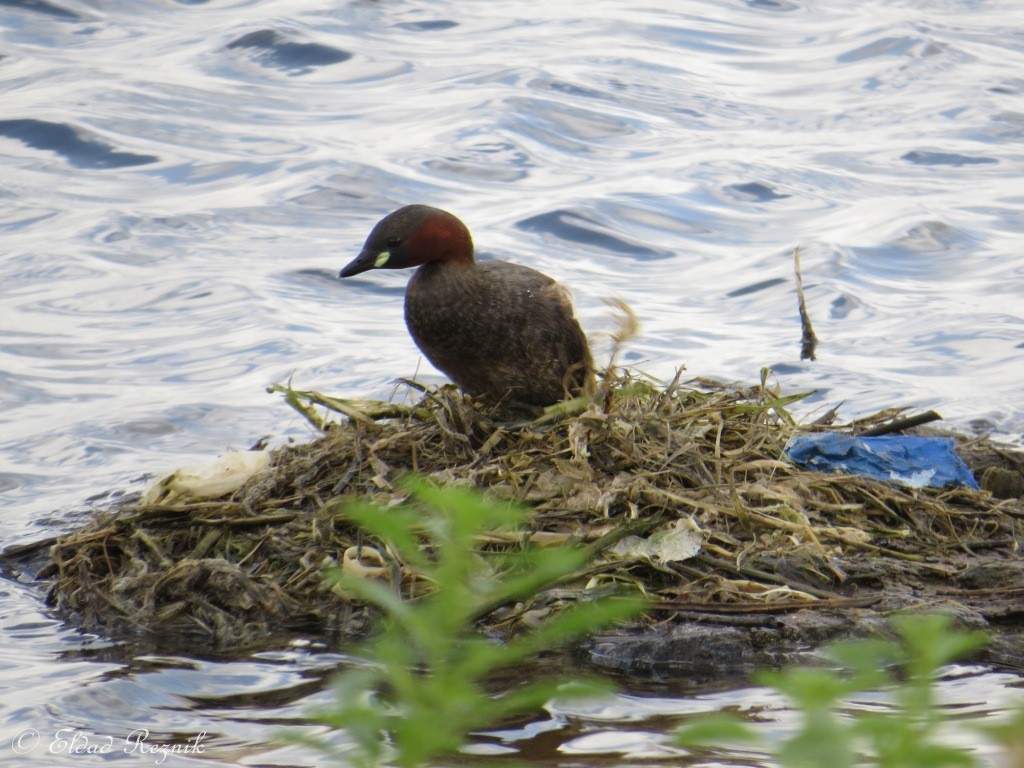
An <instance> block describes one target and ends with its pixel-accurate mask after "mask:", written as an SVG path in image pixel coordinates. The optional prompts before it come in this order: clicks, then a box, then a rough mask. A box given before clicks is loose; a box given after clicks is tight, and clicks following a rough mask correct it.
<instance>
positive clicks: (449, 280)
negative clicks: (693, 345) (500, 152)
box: [340, 205, 593, 406]
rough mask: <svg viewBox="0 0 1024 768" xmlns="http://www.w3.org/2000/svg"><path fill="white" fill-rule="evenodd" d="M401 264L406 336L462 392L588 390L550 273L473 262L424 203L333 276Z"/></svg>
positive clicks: (469, 247)
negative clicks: (406, 274)
mask: <svg viewBox="0 0 1024 768" xmlns="http://www.w3.org/2000/svg"><path fill="white" fill-rule="evenodd" d="M405 267H419V269H417V270H416V272H415V274H414V275H413V276H412V279H410V280H409V286H408V288H407V289H406V292H405V324H406V326H408V328H409V333H410V334H411V335H412V338H413V341H415V342H416V346H418V347H419V348H420V350H422V352H423V354H424V355H426V356H427V359H428V360H430V362H431V363H433V364H434V366H435V367H436V368H438V369H439V370H441V371H444V372H445V373H446V374H448V376H449V377H451V379H452V381H454V382H455V383H456V384H458V385H459V387H461V388H462V389H463V390H465V391H466V392H468V393H469V394H471V395H479V396H483V397H485V398H488V399H492V400H500V401H503V402H505V403H508V404H526V405H535V406H542V405H550V404H552V403H555V402H558V401H559V400H561V399H563V398H564V397H566V395H577V394H580V393H585V392H588V391H590V389H591V387H592V384H593V363H592V361H591V358H590V348H589V347H588V346H587V339H586V336H584V335H583V331H582V330H581V329H580V325H579V323H578V322H577V321H576V318H575V316H574V315H573V309H572V302H571V300H570V298H569V295H568V292H567V291H566V290H565V289H564V288H563V287H562V286H561V285H559V284H558V283H556V282H555V281H554V280H552V279H551V278H550V277H548V276H547V275H544V274H542V273H540V272H538V271H537V270H535V269H530V268H529V267H523V266H520V265H518V264H510V263H509V262H507V261H483V262H477V261H474V260H473V241H472V239H471V238H470V235H469V230H468V229H466V225H465V224H463V223H462V222H461V221H459V220H458V219H457V218H455V217H454V216H452V214H450V213H447V212H446V211H442V210H438V209H437V208H431V207H429V206H426V205H408V206H406V207H405V208H399V209H398V210H397V211H395V212H394V213H391V214H389V215H388V216H386V217H384V219H382V220H381V221H380V222H379V223H378V224H377V226H375V227H374V228H373V231H372V232H371V233H370V236H369V237H368V238H367V240H366V244H365V245H364V246H363V250H362V252H361V253H360V254H359V255H358V256H357V257H356V258H355V259H354V260H353V261H352V263H351V264H349V265H348V266H347V267H345V268H344V269H343V270H341V274H340V277H351V276H352V275H358V274H359V273H360V272H366V271H367V270H370V269H403V268H405Z"/></svg>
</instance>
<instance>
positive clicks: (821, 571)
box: [7, 375, 1024, 648]
mask: <svg viewBox="0 0 1024 768" xmlns="http://www.w3.org/2000/svg"><path fill="white" fill-rule="evenodd" d="M765 379H766V377H762V383H761V385H759V386H754V387H748V388H743V387H739V388H738V387H733V386H725V385H722V384H718V383H713V382H708V381H699V380H697V381H691V382H686V383H680V381H679V377H678V376H677V379H676V380H675V381H673V382H671V383H668V384H665V383H657V382H653V381H651V380H648V379H645V378H641V377H637V376H631V375H625V378H619V379H617V380H616V381H615V382H613V383H609V382H607V381H606V382H605V386H604V390H605V394H604V395H603V396H602V398H601V399H600V400H599V401H598V402H583V401H570V402H569V403H566V404H562V405H561V406H558V407H556V408H555V409H553V410H551V409H549V412H548V413H546V414H545V415H543V416H541V417H539V418H532V419H521V420H518V421H508V420H507V419H506V418H505V417H503V416H502V415H501V414H500V413H496V412H495V411H494V410H491V409H488V408H486V407H484V406H482V405H481V404H479V403H478V402H475V401H473V400H471V399H469V398H467V397H466V396H464V395H463V394H461V393H460V392H459V391H458V390H456V389H455V388H453V387H451V386H447V387H442V388H441V389H439V390H431V391H426V392H423V393H422V397H421V399H420V400H419V401H418V402H417V403H415V404H414V405H399V404H393V403H379V402H366V401H352V400H341V399H337V398H331V397H327V396H324V395H321V394H318V393H316V392H301V391H297V390H293V389H290V388H287V387H278V388H276V389H277V390H278V391H280V392H282V393H283V394H284V395H285V397H286V399H287V400H288V402H289V403H290V404H291V405H292V406H293V407H295V408H296V409H298V410H299V411H300V412H302V413H303V414H304V415H305V416H306V417H307V418H308V419H309V420H310V421H311V422H313V423H314V424H315V425H316V426H317V427H318V428H319V429H321V430H322V436H321V437H319V438H317V439H314V440H313V441H311V442H309V443H305V444H294V445H287V446H285V447H281V448H278V449H276V450H274V451H272V452H271V453H270V454H269V462H267V466H266V468H265V469H263V470H262V471H260V472H258V473H257V474H256V475H255V476H253V477H251V478H250V479H249V480H248V481H247V482H245V483H244V485H242V486H241V487H240V488H237V490H231V491H230V492H224V495H222V496H221V497H220V498H207V499H202V500H197V499H195V498H189V497H188V496H187V495H184V496H183V495H181V494H180V493H179V494H178V495H177V496H176V495H175V493H172V492H171V491H170V490H169V488H170V486H169V485H168V484H167V483H166V482H165V483H164V485H163V486H159V488H160V491H159V492H158V493H153V492H151V493H150V494H149V495H148V496H147V497H145V498H143V499H140V500H136V501H133V502H131V503H126V504H123V505H121V506H119V507H117V508H116V509H111V510H109V511H106V512H103V513H100V514H97V515H96V516H95V517H94V519H92V520H91V521H90V522H89V523H88V524H87V525H85V526H84V527H83V528H81V529H79V530H76V531H74V532H72V533H69V534H67V535H65V536H61V537H59V538H57V539H55V540H53V541H52V542H48V543H49V544H52V546H49V548H48V553H47V560H48V562H47V564H46V565H45V566H44V567H43V568H42V569H41V570H39V572H38V578H39V579H41V580H43V581H45V582H47V583H49V585H50V591H49V599H50V601H51V603H52V604H53V605H54V606H55V607H56V608H57V610H58V611H59V612H60V613H61V614H63V615H65V616H67V617H70V618H71V619H72V620H73V621H74V622H76V623H77V624H79V625H80V626H82V627H83V628H84V629H86V630H89V631H98V632H102V633H106V634H110V633H119V632H123V631H124V630H126V629H127V630H132V629H134V630H139V631H142V632H144V633H146V634H148V635H157V636H161V637H164V638H174V639H175V642H177V643H183V642H186V641H187V642H194V641H195V639H196V638H197V637H198V638H201V639H202V641H203V642H204V643H208V644H210V645H213V646H216V647H221V648H240V647H253V646H259V645H268V644H272V643H274V642H276V641H277V640H278V639H280V637H281V634H282V633H284V634H286V635H294V633H300V634H303V635H305V636H310V635H316V636H320V637H322V636H325V635H330V634H331V633H338V634H340V635H341V636H342V637H351V636H353V635H359V634H361V633H363V632H364V631H365V630H366V628H367V626H368V617H367V616H366V609H365V607H364V606H361V605H359V604H357V603H354V602H352V601H350V600H348V599H347V598H345V596H344V595H339V594H338V593H337V591H336V589H335V591H332V588H331V586H330V584H329V583H328V582H326V581H325V579H324V569H325V567H328V566H334V565H337V564H339V563H346V564H349V565H352V566H354V567H362V568H365V569H367V570H368V571H373V572H376V573H379V574H382V575H383V576H384V577H386V576H387V574H392V575H394V574H395V573H396V572H397V571H396V568H397V566H396V564H395V563H393V562H390V560H389V556H388V553H387V550H386V548H385V547H383V546H381V545H380V544H379V543H378V542H373V541H367V540H366V539H365V537H364V536H363V535H362V534H361V533H360V531H359V530H357V529H356V528H355V527H354V525H353V524H352V523H351V522H350V521H349V520H348V519H347V518H346V514H345V504H344V501H345V500H347V499H350V498H352V497H361V498H369V499H370V500H373V501H376V502H379V503H381V504H384V505H388V504H394V503H398V502H400V501H401V500H402V498H403V494H404V492H403V491H402V486H401V483H400V479H401V477H402V476H403V475H405V474H407V473H409V472H416V473H419V474H421V475H423V476H425V477H427V478H429V479H430V480H432V481H433V482H435V483H438V484H443V485H448V484H453V483H454V484H460V485H466V486H473V487H476V488H480V489H484V490H486V491H487V492H488V493H490V494H494V495H496V496H499V497H504V498H509V499H516V500H519V501H521V502H523V503H524V504H526V505H528V507H529V508H530V509H531V514H530V530H528V531H527V532H526V533H525V534H524V536H526V537H528V538H531V539H532V540H533V541H534V542H538V543H543V542H545V541H549V540H553V541H566V540H573V541H579V542H586V543H590V544H591V546H593V545H594V543H595V542H598V545H597V546H596V547H595V550H600V551H598V552H597V553H596V554H595V556H594V558H593V559H592V561H591V563H590V564H589V566H588V567H587V570H586V572H585V573H583V574H581V575H580V578H579V579H578V580H577V581H575V582H572V583H566V584H561V585H558V588H557V589H551V590H547V591H545V592H542V593H540V594H538V595H536V596H535V598H534V599H533V600H532V601H529V603H528V604H523V605H518V606H507V607H505V608H504V609H503V610H502V611H499V612H495V613H494V614H491V615H490V616H489V617H487V618H486V619H485V622H484V623H485V624H489V625H490V626H491V627H496V628H501V629H514V628H515V625H516V623H517V622H518V621H523V620H527V619H528V617H531V616H532V617H535V616H536V615H537V612H538V611H541V612H543V611H549V610H557V607H558V605H560V604H564V603H566V602H568V601H571V600H573V599H576V598H577V597H579V596H581V595H583V594H585V592H586V590H587V588H588V586H592V585H593V584H594V583H608V582H629V583H631V584H636V585H640V586H641V587H642V589H643V590H644V591H645V592H646V593H647V594H648V595H649V596H650V597H651V599H652V606H651V609H650V611H649V612H648V614H647V616H646V617H644V619H643V620H642V622H643V623H645V624H646V625H648V626H650V625H654V624H658V625H664V624H666V623H671V622H672V621H673V620H675V621H676V622H677V623H678V622H684V621H695V620H696V621H712V622H718V623H722V622H726V623H733V624H749V623H750V621H751V619H750V617H751V616H752V615H778V614H781V613H785V612H793V611H801V610H803V611H806V610H810V611H831V612H835V611H844V610H847V611H849V610H854V609H865V608H867V609H868V610H871V611H875V612H878V611H888V610H893V609H901V608H905V607H908V606H914V605H919V604H927V605H928V606H932V607H934V606H936V605H947V606H948V605H955V606H959V607H960V609H962V610H969V611H973V614H972V615H976V616H977V617H979V618H978V620H979V621H996V620H1003V621H1006V620H1012V619H1013V617H1014V616H1016V617H1017V618H1018V619H1019V618H1021V616H1020V612H1021V610H1022V609H1021V608H1020V603H1021V601H1020V595H1021V594H1024V569H1021V568H1020V544H1021V542H1022V539H1024V536H1022V534H1024V524H1022V520H1024V503H1022V501H1021V499H1020V498H1004V499H1000V498H997V497H995V496H994V495H992V494H991V493H989V492H987V491H981V492H978V491H972V490H967V489H962V488H953V489H946V490H930V489H928V490H915V489H910V488H904V487H900V486H896V485H888V484H882V483H878V482H873V481H870V480H866V479H862V478H858V477H852V476H847V475H839V474H834V475H830V474H821V473H817V472H811V471H806V470H802V469H799V468H797V467H795V466H793V465H792V464H790V463H789V462H787V461H786V460H785V459H784V458H783V450H784V448H785V446H786V443H787V441H788V440H789V438H790V437H791V436H792V435H793V434H795V433H797V432H801V431H804V432H805V431H810V430H816V429H822V428H824V427H823V425H821V424H814V425H809V426H800V425H798V424H797V423H795V421H794V419H793V418H792V417H791V416H790V415H789V413H788V411H787V410H786V409H787V406H788V405H789V404H790V403H792V402H793V401H794V400H797V399H799V398H800V396H796V397H781V396H780V394H779V392H778V391H777V390H776V389H774V388H772V387H770V386H769V385H768V384H767V383H766V382H765ZM421 391H422V390H421ZM900 416H901V414H900V412H899V411H895V410H894V411H886V412H883V413H880V414H877V415H876V416H873V417H871V418H870V419H865V420H861V421H857V422H854V423H852V424H849V425H845V426H843V427H835V426H832V427H830V428H831V429H841V430H843V431H850V432H862V431H864V430H865V429H867V428H868V427H877V426H878V425H880V424H887V423H892V421H893V420H894V419H898V417H900ZM503 419H505V420H503ZM960 448H961V454H962V455H965V457H966V458H968V462H969V463H970V464H972V465H973V467H974V468H975V470H976V471H979V472H980V471H981V470H985V469H986V467H988V468H989V470H988V472H987V474H986V475H985V476H986V477H989V476H991V477H992V478H997V476H998V478H1001V479H998V478H997V480H998V482H999V483H1003V484H1004V485H1005V484H1006V483H1009V489H1010V490H1009V491H1007V492H1002V495H1012V494H1013V490H1014V485H1013V483H1014V482H1015V480H1014V478H1015V477H1016V478H1017V480H1016V482H1018V484H1019V480H1020V469H1021V466H1022V464H1021V463H1020V461H1019V458H1018V457H1016V456H1015V455H1013V454H1003V453H1001V452H1000V450H999V449H998V448H996V447H995V446H992V445H990V444H987V443H974V444H967V443H963V444H962V445H961V446H960ZM994 482H995V481H994ZM221 490H222V491H223V489H221ZM1017 492H1018V493H1019V490H1018V491H1017ZM666 532H668V533H670V534H673V536H674V541H675V542H676V544H678V543H679V540H680V536H681V537H682V540H683V542H684V546H683V547H682V548H681V549H680V548H679V547H676V548H675V549H673V548H672V547H668V548H662V549H659V548H658V546H656V542H657V541H658V537H659V536H661V539H662V541H663V540H664V539H665V538H666ZM677 534H678V535H677ZM652 542H654V543H652ZM687 542H689V543H688V544H687ZM489 545H490V544H488V543H486V542H482V543H481V546H482V547H483V546H489ZM505 545H506V546H507V542H506V543H505ZM41 551H42V550H41ZM7 554H8V556H11V555H12V553H10V552H8V553H7ZM13 554H16V555H18V556H20V557H21V558H22V559H24V558H25V556H26V552H19V553H13ZM395 581H396V583H403V584H415V583H416V582H415V580H409V579H401V578H399V579H395ZM421 588H422V587H421ZM972 601H973V602H972ZM964 606H967V608H964Z"/></svg>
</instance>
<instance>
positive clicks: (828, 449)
mask: <svg viewBox="0 0 1024 768" xmlns="http://www.w3.org/2000/svg"><path fill="white" fill-rule="evenodd" d="M786 456H788V457H789V459H790V461H792V462H793V463H794V464H799V465H800V466H802V467H807V468H808V469H814V470H817V471H819V472H845V473H847V474H850V475H862V476H864V477H871V478H874V479H875V480H884V481H885V482H890V483H899V484H900V485H906V486H909V487H911V488H925V487H932V488H941V487H943V486H947V485H965V486H967V487H968V488H977V487H978V483H977V482H976V481H975V479H974V476H973V475H972V474H971V470H970V469H968V467H967V465H966V464H964V462H963V461H962V460H961V459H960V457H959V456H957V455H956V451H955V450H954V448H953V440H952V439H951V438H948V437H917V436H915V435H884V436H880V437H854V436H853V435H843V434H839V433H837V432H820V433H817V434H813V435H798V436H796V437H794V438H793V439H792V440H790V441H789V445H787V446H786Z"/></svg>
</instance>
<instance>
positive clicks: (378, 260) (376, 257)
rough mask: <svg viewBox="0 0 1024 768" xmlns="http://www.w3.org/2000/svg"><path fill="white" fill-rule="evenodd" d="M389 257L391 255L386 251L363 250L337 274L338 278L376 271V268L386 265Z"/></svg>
mask: <svg viewBox="0 0 1024 768" xmlns="http://www.w3.org/2000/svg"><path fill="white" fill-rule="evenodd" d="M390 257H391V254H390V253H388V252H387V251H383V252H378V251H371V250H367V249H366V248H364V249H363V250H362V251H361V252H360V254H359V255H358V256H356V257H355V258H354V259H353V260H352V262H351V263H350V264H349V265H348V266H347V267H345V268H344V269H343V270H341V272H339V273H338V277H352V275H358V274H361V273H363V272H369V271H370V270H371V269H376V268H377V267H383V266H384V265H385V264H387V263H388V259H389V258H390Z"/></svg>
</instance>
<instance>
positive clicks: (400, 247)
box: [339, 205, 473, 277]
mask: <svg viewBox="0 0 1024 768" xmlns="http://www.w3.org/2000/svg"><path fill="white" fill-rule="evenodd" d="M432 261H443V262H448V263H454V264H472V263H473V240H472V238H471V237H470V235H469V230H468V229H466V225H465V224H463V223H462V222H461V221H459V220H458V219H457V218H455V217H454V216H452V215H451V214H450V213H448V212H447V211H442V210H441V209H439V208H431V207H430V206H429V205H407V206H405V207H404V208H399V209H398V210H397V211H395V212H394V213H390V214H388V215H387V216H385V217H384V218H383V219H381V220H380V221H379V222H378V223H377V226H375V227H374V228H373V231H372V232H370V236H369V237H368V238H366V243H365V244H364V245H363V250H362V251H361V252H360V253H359V255H358V256H356V258H355V259H353V260H352V263H351V264H349V265H348V266H346V267H345V268H344V269H343V270H341V273H340V275H339V276H340V277H352V275H358V274H360V273H361V272H366V271H368V270H371V269H405V268H406V267H418V266H420V265H421V264H428V263H430V262H432Z"/></svg>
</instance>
